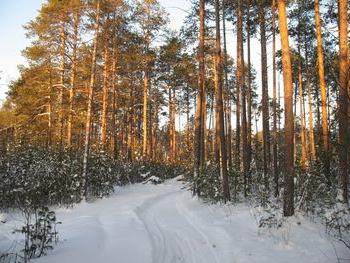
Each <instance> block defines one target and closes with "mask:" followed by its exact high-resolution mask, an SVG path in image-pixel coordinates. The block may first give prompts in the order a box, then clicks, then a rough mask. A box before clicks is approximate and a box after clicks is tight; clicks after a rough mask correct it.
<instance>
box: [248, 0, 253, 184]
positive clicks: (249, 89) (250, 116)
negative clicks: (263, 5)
mask: <svg viewBox="0 0 350 263" xmlns="http://www.w3.org/2000/svg"><path fill="white" fill-rule="evenodd" d="M250 5H251V2H250V1H248V10H247V25H246V26H247V56H248V68H247V73H246V75H247V76H248V90H247V119H248V128H247V144H248V156H247V164H248V168H247V170H248V171H249V170H250V163H251V161H252V118H253V116H252V79H251V59H250V56H251V55H250V53H251V52H250V38H251V33H250ZM249 178H250V176H249Z"/></svg>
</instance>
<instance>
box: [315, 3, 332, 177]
mask: <svg viewBox="0 0 350 263" xmlns="http://www.w3.org/2000/svg"><path fill="white" fill-rule="evenodd" d="M315 22H316V36H317V62H318V75H319V81H320V92H321V108H322V143H323V144H322V145H323V147H322V148H323V153H322V154H323V157H322V159H323V163H324V168H325V172H326V175H327V176H328V177H329V172H330V171H329V169H330V163H329V161H330V153H329V131H328V112H327V86H326V80H325V73H324V54H323V40H322V31H321V18H320V4H319V0H315Z"/></svg>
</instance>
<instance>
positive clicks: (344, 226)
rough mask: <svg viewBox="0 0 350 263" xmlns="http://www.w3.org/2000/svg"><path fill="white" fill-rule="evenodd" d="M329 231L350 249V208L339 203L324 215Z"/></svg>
mask: <svg viewBox="0 0 350 263" xmlns="http://www.w3.org/2000/svg"><path fill="white" fill-rule="evenodd" d="M324 219H325V224H326V231H327V233H328V234H329V235H330V236H332V237H333V238H335V239H336V240H338V241H340V242H342V243H343V244H344V245H345V246H346V247H347V248H348V249H350V210H349V208H347V207H345V206H344V205H339V204H338V205H337V206H335V208H334V209H332V210H329V211H328V212H326V213H325V216H324Z"/></svg>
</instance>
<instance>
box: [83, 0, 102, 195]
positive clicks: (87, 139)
mask: <svg viewBox="0 0 350 263" xmlns="http://www.w3.org/2000/svg"><path fill="white" fill-rule="evenodd" d="M99 24H100V0H97V3H96V21H95V25H94V31H95V35H94V44H93V50H92V57H91V73H90V85H89V89H88V105H87V113H86V124H85V143H84V156H83V189H84V191H85V197H86V194H87V183H86V180H87V178H86V175H87V168H88V159H89V150H90V131H91V119H92V102H93V93H94V88H95V74H96V72H95V71H96V53H97V44H98V35H99Z"/></svg>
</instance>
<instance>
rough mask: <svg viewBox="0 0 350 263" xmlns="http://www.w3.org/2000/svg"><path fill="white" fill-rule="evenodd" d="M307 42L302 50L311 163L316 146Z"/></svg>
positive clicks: (314, 155) (313, 159)
mask: <svg viewBox="0 0 350 263" xmlns="http://www.w3.org/2000/svg"><path fill="white" fill-rule="evenodd" d="M307 46H308V43H307V41H306V38H304V52H305V65H306V88H307V100H308V110H309V112H308V115H309V146H310V147H309V152H310V160H311V164H312V163H313V162H314V161H316V147H315V133H314V116H313V107H312V96H311V85H310V80H309V79H310V67H309V56H308V48H307Z"/></svg>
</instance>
